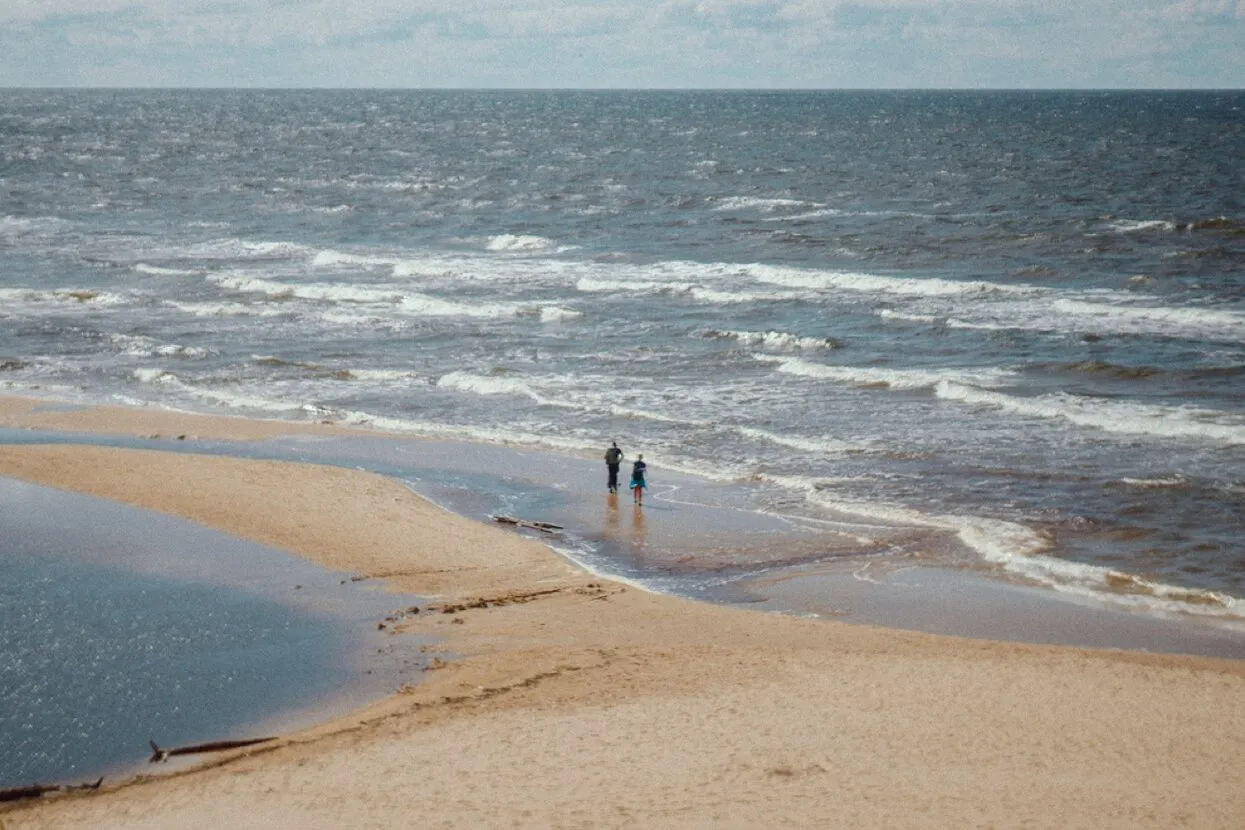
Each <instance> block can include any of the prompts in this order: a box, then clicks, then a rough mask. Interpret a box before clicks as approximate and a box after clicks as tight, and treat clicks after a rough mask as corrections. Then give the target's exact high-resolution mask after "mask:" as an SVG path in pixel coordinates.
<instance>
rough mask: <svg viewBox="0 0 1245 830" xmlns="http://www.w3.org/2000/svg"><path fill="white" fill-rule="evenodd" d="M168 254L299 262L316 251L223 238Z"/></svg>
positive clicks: (299, 246)
mask: <svg viewBox="0 0 1245 830" xmlns="http://www.w3.org/2000/svg"><path fill="white" fill-rule="evenodd" d="M169 253H170V254H172V255H175V256H179V257H188V258H192V259H223V260H228V259H244V260H245V259H250V260H274V259H275V260H280V259H299V260H301V259H306V258H310V257H312V256H314V255H315V253H316V249H315V248H312V247H311V246H309V245H302V244H299V243H297V242H280V241H255V240H250V239H238V238H235V237H225V238H222V239H213V240H208V241H206V242H199V243H195V244H193V245H188V246H185V247H181V248H177V249H174V250H173V251H170V252H169Z"/></svg>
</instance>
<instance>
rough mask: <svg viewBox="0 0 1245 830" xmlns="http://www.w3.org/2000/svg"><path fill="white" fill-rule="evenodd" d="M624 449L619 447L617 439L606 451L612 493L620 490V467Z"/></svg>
mask: <svg viewBox="0 0 1245 830" xmlns="http://www.w3.org/2000/svg"><path fill="white" fill-rule="evenodd" d="M622 460H623V451H622V450H620V449H618V442H617V441H615V442H614V443H613V444H611V445H610V448H609V449H608V450H606V451H605V469H607V470H609V473H610V477H609V482H608V485H609V488H610V492H611V493H617V492H618V467H619V466H620V465H621V464H622Z"/></svg>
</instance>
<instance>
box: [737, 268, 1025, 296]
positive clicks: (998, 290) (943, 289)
mask: <svg viewBox="0 0 1245 830" xmlns="http://www.w3.org/2000/svg"><path fill="white" fill-rule="evenodd" d="M747 272H748V273H749V274H750V275H751V276H752V277H754V278H755V279H757V280H758V281H760V282H765V283H771V284H774V285H783V286H787V287H789V288H814V289H838V290H842V291H856V292H862V293H869V294H893V295H900V296H912V297H964V296H968V297H971V296H989V295H1032V294H1038V293H1043V289H1039V288H1035V287H1033V286H1028V285H1003V284H1000V283H993V282H984V281H981V280H971V281H965V282H961V281H957V280H947V279H941V278H939V277H926V278H913V277H888V276H882V275H879V274H867V273H860V272H851V271H814V270H804V269H799V268H782V267H778V266H774V265H749V266H747Z"/></svg>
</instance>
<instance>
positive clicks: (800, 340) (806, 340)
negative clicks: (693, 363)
mask: <svg viewBox="0 0 1245 830" xmlns="http://www.w3.org/2000/svg"><path fill="white" fill-rule="evenodd" d="M697 334H698V336H700V337H704V338H709V339H725V340H737V341H738V342H739V343H741V344H743V345H745V346H761V347H762V348H766V349H774V350H778V351H793V350H795V351H803V350H810V351H811V350H819V349H827V350H828V349H837V348H839V344H838V343H837V342H835V340H834V339H833V338H830V337H800V336H799V335H796V334H788V333H787V332H783V331H718V330H717V329H708V330H706V331H702V332H698V333H697Z"/></svg>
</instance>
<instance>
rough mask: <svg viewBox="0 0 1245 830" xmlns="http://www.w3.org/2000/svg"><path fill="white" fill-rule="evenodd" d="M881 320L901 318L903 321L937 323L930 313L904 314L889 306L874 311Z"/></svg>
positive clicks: (936, 319)
mask: <svg viewBox="0 0 1245 830" xmlns="http://www.w3.org/2000/svg"><path fill="white" fill-rule="evenodd" d="M874 313H875V314H877V316H879V317H881V318H882V319H883V320H902V321H903V322H905V323H927V324H928V323H937V322H938V318H937V317H935V316H934V315H932V314H905V313H903V312H900V311H892V310H891V309H889V308H884V309H881V310H880V311H877V312H874Z"/></svg>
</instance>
